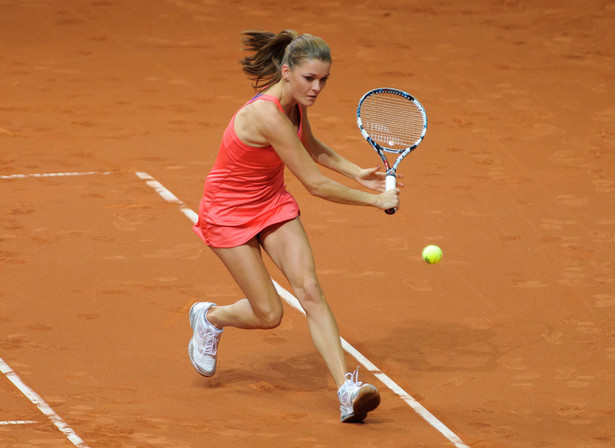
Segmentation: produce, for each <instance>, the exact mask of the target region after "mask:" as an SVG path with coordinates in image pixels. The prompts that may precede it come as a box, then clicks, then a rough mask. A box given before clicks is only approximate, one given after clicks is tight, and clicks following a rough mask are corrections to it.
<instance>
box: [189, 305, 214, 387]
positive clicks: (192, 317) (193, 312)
mask: <svg viewBox="0 0 615 448" xmlns="http://www.w3.org/2000/svg"><path fill="white" fill-rule="evenodd" d="M200 303H202V302H197V303H195V304H193V305H192V306H191V307H190V313H189V317H190V328H192V331H193V334H192V338H191V339H190V343H189V344H188V357H189V358H190V363H191V364H192V366H193V367H194V368H195V369H196V371H197V372H198V373H199V374H201V375H203V376H205V377H207V378H209V377H212V376H214V375H215V373H216V369H214V370H213V371H211V372H210V371H205V370H201V368H200V367H199V366H198V365H197V364H196V363H195V362H194V361H193V360H192V353H193V351H194V332H195V331H196V328H195V321H196V319H197V318H198V315H199V312H198V311H196V310H195V309H194V308H195V307H196V306H198V305H199V304H200ZM212 306H213V305H212Z"/></svg>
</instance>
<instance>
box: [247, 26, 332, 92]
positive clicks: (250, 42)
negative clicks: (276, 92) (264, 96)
mask: <svg viewBox="0 0 615 448" xmlns="http://www.w3.org/2000/svg"><path fill="white" fill-rule="evenodd" d="M242 34H243V35H244V38H243V45H244V48H243V49H244V50H245V51H250V52H254V54H253V55H251V56H246V57H244V58H243V59H242V60H241V61H240V62H241V68H242V70H243V72H244V73H245V74H246V75H247V76H248V78H250V79H251V80H252V81H253V84H252V86H253V87H254V88H255V89H256V90H263V89H265V88H266V87H268V86H270V85H272V84H275V83H276V82H278V81H279V80H280V79H281V77H282V75H281V69H282V66H283V65H284V64H287V65H288V67H289V68H291V69H292V68H293V67H294V66H295V65H297V64H300V63H301V62H302V61H303V60H305V59H319V60H321V61H325V62H331V52H330V50H329V46H328V45H327V43H326V42H325V41H324V40H322V39H321V38H319V37H315V36H312V35H310V34H301V35H300V34H299V33H297V32H296V31H295V30H284V31H281V32H280V33H278V34H274V33H270V32H267V31H244V32H243V33H242Z"/></svg>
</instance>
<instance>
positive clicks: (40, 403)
mask: <svg viewBox="0 0 615 448" xmlns="http://www.w3.org/2000/svg"><path fill="white" fill-rule="evenodd" d="M0 372H2V373H3V374H4V375H5V376H6V377H7V378H8V380H9V381H10V382H11V383H13V384H14V385H15V387H16V388H17V389H19V390H20V391H21V393H22V394H24V395H25V396H26V397H27V398H28V399H29V400H30V401H31V402H32V403H33V404H34V405H35V406H36V407H37V408H38V409H39V411H41V412H42V413H43V414H44V415H46V416H47V417H48V418H49V420H51V422H52V423H53V424H54V425H55V426H56V428H58V429H59V430H60V431H61V432H62V433H63V434H64V435H65V436H66V438H67V439H68V440H70V441H71V442H72V444H73V445H75V446H76V447H78V448H88V446H87V445H86V444H85V442H84V441H83V440H81V437H79V436H78V435H77V434H76V433H75V431H73V429H72V428H71V427H70V426H68V425H67V424H66V423H65V422H64V420H62V419H61V418H60V416H59V415H58V414H56V413H55V411H54V410H53V409H51V406H49V405H48V404H47V403H45V400H43V399H42V398H41V397H40V395H38V394H37V393H36V392H34V391H33V390H32V389H30V388H29V387H28V386H26V385H25V383H24V382H23V381H22V380H21V378H19V376H18V375H17V374H16V373H15V372H14V371H13V369H11V367H10V366H9V365H8V364H7V363H6V362H4V360H3V359H2V358H0Z"/></svg>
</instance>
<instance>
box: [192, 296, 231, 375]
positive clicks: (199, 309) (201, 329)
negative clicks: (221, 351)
mask: <svg viewBox="0 0 615 448" xmlns="http://www.w3.org/2000/svg"><path fill="white" fill-rule="evenodd" d="M212 306H216V304H215V303H211V302H197V303H195V304H194V305H192V308H190V326H191V327H192V330H193V332H194V334H193V335H192V339H190V344H189V345H188V355H189V356H190V362H192V365H193V366H194V368H195V369H196V371H197V372H199V373H200V374H201V375H203V376H213V375H214V374H215V373H216V361H217V357H218V342H220V336H222V332H223V331H224V330H219V329H217V328H216V327H214V326H213V325H212V324H211V323H210V322H209V321H208V320H207V318H206V316H207V312H208V311H209V309H210V308H211V307H212Z"/></svg>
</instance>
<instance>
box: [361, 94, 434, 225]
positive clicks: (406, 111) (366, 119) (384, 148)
mask: <svg viewBox="0 0 615 448" xmlns="http://www.w3.org/2000/svg"><path fill="white" fill-rule="evenodd" d="M357 124H358V125H359V129H360V130H361V134H363V137H365V140H367V141H368V143H369V144H370V145H372V147H373V148H374V149H375V150H376V152H377V153H378V155H379V156H380V158H381V159H382V163H384V168H385V169H386V178H385V179H386V182H385V185H386V187H385V188H386V190H387V191H388V190H392V189H394V188H395V186H396V185H397V180H396V177H395V176H396V173H397V168H398V167H399V164H400V163H401V161H402V160H403V159H404V157H406V156H407V155H408V154H410V153H411V152H412V151H413V150H414V149H416V147H417V146H418V145H419V144H420V143H421V142H422V141H423V138H424V137H425V132H427V114H426V113H425V108H424V107H423V105H422V104H421V103H419V101H418V100H417V99H416V98H414V97H413V96H412V95H410V94H409V93H406V92H403V91H401V90H397V89H389V88H380V89H374V90H370V91H369V92H367V93H366V94H365V95H363V97H362V98H361V100H360V101H359V107H358V108H357ZM387 152H388V153H391V154H398V156H397V160H395V163H393V166H391V165H390V164H389V161H388V159H387V156H386V154H385V153H387ZM396 211H397V209H395V208H390V209H388V210H385V212H386V213H388V214H389V215H392V214H393V213H395V212H396Z"/></svg>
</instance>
